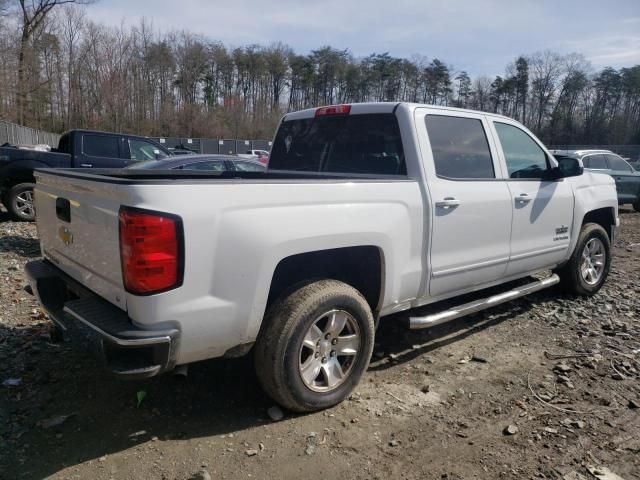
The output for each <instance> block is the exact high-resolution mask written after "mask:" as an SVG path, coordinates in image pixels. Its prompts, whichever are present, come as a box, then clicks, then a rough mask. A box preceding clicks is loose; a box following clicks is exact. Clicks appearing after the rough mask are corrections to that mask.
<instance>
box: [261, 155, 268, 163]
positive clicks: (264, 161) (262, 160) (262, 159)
mask: <svg viewBox="0 0 640 480" xmlns="http://www.w3.org/2000/svg"><path fill="white" fill-rule="evenodd" d="M258 161H259V162H260V163H261V164H263V165H266V164H268V163H269V157H268V156H266V155H259V156H258Z"/></svg>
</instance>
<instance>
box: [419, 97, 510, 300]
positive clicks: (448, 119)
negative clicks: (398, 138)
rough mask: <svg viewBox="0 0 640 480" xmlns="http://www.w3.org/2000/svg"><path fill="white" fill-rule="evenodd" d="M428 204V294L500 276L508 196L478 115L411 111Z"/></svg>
mask: <svg viewBox="0 0 640 480" xmlns="http://www.w3.org/2000/svg"><path fill="white" fill-rule="evenodd" d="M416 125H417V129H418V137H419V142H420V149H421V151H422V158H423V165H424V169H425V176H426V179H427V185H428V191H429V196H430V199H431V202H430V209H429V210H427V211H425V214H426V215H428V221H427V224H430V227H431V228H430V229H429V230H428V231H427V232H426V235H430V244H431V249H430V259H429V265H430V268H431V276H430V279H429V294H430V296H431V297H438V296H448V295H451V294H453V293H455V292H459V291H462V290H471V289H474V288H476V287H479V286H480V285H483V284H486V283H488V282H491V281H494V280H497V279H500V278H502V276H503V275H504V272H505V269H506V266H507V262H508V260H509V236H510V233H511V214H512V209H511V195H510V193H509V189H508V187H507V184H506V183H505V182H504V181H502V180H501V176H502V172H501V170H500V164H499V161H498V160H497V157H496V152H495V146H494V145H493V142H491V141H490V137H488V136H487V120H486V118H485V116H484V115H481V114H472V113H465V112H456V111H452V110H439V109H428V108H421V109H417V110H416Z"/></svg>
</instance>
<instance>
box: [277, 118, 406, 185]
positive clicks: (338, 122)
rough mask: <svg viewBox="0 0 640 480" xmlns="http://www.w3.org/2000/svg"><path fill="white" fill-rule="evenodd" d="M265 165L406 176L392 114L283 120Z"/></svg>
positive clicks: (306, 169)
mask: <svg viewBox="0 0 640 480" xmlns="http://www.w3.org/2000/svg"><path fill="white" fill-rule="evenodd" d="M269 169H271V170H298V171H308V172H332V173H357V174H376V175H406V174H407V169H406V166H405V161H404V151H403V149H402V141H401V139H400V129H399V128H398V120H397V119H396V117H395V115H393V114H391V113H383V114H366V115H345V116H326V117H318V118H306V119H301V120H289V121H286V122H283V123H282V124H281V125H280V128H279V129H278V133H277V135H276V138H275V141H274V143H273V149H272V150H271V157H270V159H269Z"/></svg>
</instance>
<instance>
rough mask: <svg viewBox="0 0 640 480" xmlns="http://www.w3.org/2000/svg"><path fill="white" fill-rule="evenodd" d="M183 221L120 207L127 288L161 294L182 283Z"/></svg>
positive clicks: (124, 272) (167, 215) (122, 255)
mask: <svg viewBox="0 0 640 480" xmlns="http://www.w3.org/2000/svg"><path fill="white" fill-rule="evenodd" d="M182 237H183V230H182V221H181V220H180V218H179V217H177V216H174V215H169V214H165V213H156V212H150V211H147V210H138V209H132V208H127V207H122V208H121V209H120V257H121V261H122V277H123V279H124V286H125V289H126V290H127V291H128V292H130V293H133V294H136V295H150V294H152V293H159V292H163V291H166V290H170V289H172V288H176V287H179V286H180V285H181V284H182V275H183V264H184V262H183V255H184V253H183V245H182Z"/></svg>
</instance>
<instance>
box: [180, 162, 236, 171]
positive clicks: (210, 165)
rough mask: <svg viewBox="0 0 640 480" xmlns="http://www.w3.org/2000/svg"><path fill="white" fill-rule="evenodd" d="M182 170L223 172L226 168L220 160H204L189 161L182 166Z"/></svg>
mask: <svg viewBox="0 0 640 480" xmlns="http://www.w3.org/2000/svg"><path fill="white" fill-rule="evenodd" d="M182 168H183V170H209V171H214V172H224V171H225V170H226V169H227V168H226V165H225V164H224V162H223V161H222V160H207V161H204V162H195V163H190V164H188V165H185V166H184V167H182Z"/></svg>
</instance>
